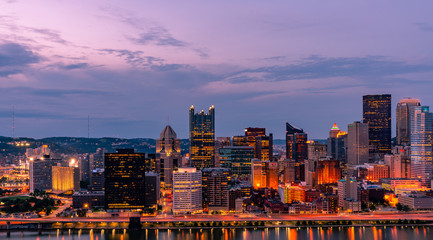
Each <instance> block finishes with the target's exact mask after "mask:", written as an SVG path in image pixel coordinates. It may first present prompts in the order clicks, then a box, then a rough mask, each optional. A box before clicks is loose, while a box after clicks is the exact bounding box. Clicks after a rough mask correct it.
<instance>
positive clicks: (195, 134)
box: [189, 105, 215, 169]
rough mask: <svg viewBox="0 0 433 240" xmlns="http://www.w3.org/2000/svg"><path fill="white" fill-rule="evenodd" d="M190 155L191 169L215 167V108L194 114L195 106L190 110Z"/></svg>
mask: <svg viewBox="0 0 433 240" xmlns="http://www.w3.org/2000/svg"><path fill="white" fill-rule="evenodd" d="M189 143H190V146H189V154H190V163H191V167H195V168H197V169H203V168H210V167H214V166H215V107H214V106H213V105H212V106H211V107H210V108H209V112H208V114H205V113H204V111H203V110H202V111H200V112H199V113H197V114H196V113H195V112H194V106H191V108H190V109H189Z"/></svg>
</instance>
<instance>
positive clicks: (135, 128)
mask: <svg viewBox="0 0 433 240" xmlns="http://www.w3.org/2000/svg"><path fill="white" fill-rule="evenodd" d="M0 9H1V11H0V84H1V88H0V91H1V92H0V135H3V136H11V135H12V130H11V125H12V123H11V122H12V121H11V114H12V106H15V115H16V119H15V127H16V131H15V133H16V136H28V137H47V136H83V137H84V136H87V116H88V115H90V119H91V136H92V137H101V136H108V137H127V138H132V137H149V138H157V137H158V136H159V133H160V132H161V131H162V129H163V128H164V126H165V125H166V123H167V116H169V117H170V124H171V125H172V126H173V128H174V130H175V131H176V132H177V134H178V136H179V137H181V138H187V136H188V108H189V107H190V106H191V104H194V106H195V107H196V109H197V110H200V109H205V110H207V109H208V108H209V106H210V105H212V104H213V105H215V110H216V135H217V136H233V135H239V134H242V133H243V129H244V128H245V127H250V126H251V127H266V128H267V131H268V132H273V133H274V136H275V138H283V137H284V132H285V129H284V127H285V125H284V123H285V122H286V121H289V122H290V123H292V124H294V125H296V126H298V127H301V128H303V129H304V130H306V131H307V132H308V133H309V135H310V138H326V137H327V135H328V131H329V129H330V128H331V126H332V124H333V123H334V122H336V123H337V124H338V125H339V126H340V128H341V129H343V130H344V129H347V124H348V123H351V122H353V121H355V120H361V118H362V95H364V94H378V93H391V94H392V97H393V125H395V119H394V113H395V111H394V110H395V106H396V104H397V102H398V100H399V99H401V98H403V97H415V98H419V99H420V100H421V103H422V104H423V105H432V103H433V94H432V90H433V47H432V46H433V45H432V43H433V14H432V13H431V10H432V9H433V2H432V1H411V2H408V1H399V0H392V1H391V0H387V1H373V0H371V1H370V0H367V1H356V2H354V1H332V2H330V1H271V2H269V1H251V0H249V1H246V0H245V1H186V2H185V1H142V0H139V1H107V0H101V1H84V0H83V1H81V0H80V1H78V0H74V1H66V0H63V1H59V0H55V1H50V0H44V1H19V0H18V1H12V0H10V1H2V2H0ZM432 106H433V105H432ZM393 130H394V129H393Z"/></svg>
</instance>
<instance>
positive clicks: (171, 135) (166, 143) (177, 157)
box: [156, 125, 182, 189]
mask: <svg viewBox="0 0 433 240" xmlns="http://www.w3.org/2000/svg"><path fill="white" fill-rule="evenodd" d="M180 151H181V149H180V139H177V135H176V132H175V131H174V130H173V128H171V126H170V125H167V126H166V127H165V128H164V129H163V130H162V132H161V134H160V135H159V139H157V140H156V153H157V154H159V175H160V178H161V187H162V188H167V189H171V188H172V187H173V171H175V170H177V169H178V168H179V163H180V162H181V160H182V155H181V152H180Z"/></svg>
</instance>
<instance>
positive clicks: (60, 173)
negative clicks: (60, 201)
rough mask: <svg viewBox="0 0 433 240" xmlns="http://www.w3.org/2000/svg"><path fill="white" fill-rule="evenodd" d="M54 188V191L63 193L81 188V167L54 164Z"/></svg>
mask: <svg viewBox="0 0 433 240" xmlns="http://www.w3.org/2000/svg"><path fill="white" fill-rule="evenodd" d="M51 169H52V189H53V192H57V193H63V192H66V191H70V190H73V191H79V190H80V169H79V168H76V167H62V166H52V168H51Z"/></svg>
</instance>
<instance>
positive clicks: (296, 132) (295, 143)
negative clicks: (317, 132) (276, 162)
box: [286, 122, 308, 162]
mask: <svg viewBox="0 0 433 240" xmlns="http://www.w3.org/2000/svg"><path fill="white" fill-rule="evenodd" d="M307 140H308V136H307V134H306V133H304V130H302V129H299V128H295V127H293V126H292V125H290V123H288V122H286V158H288V159H293V160H295V161H296V162H303V161H304V160H305V159H307V158H308V146H307Z"/></svg>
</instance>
